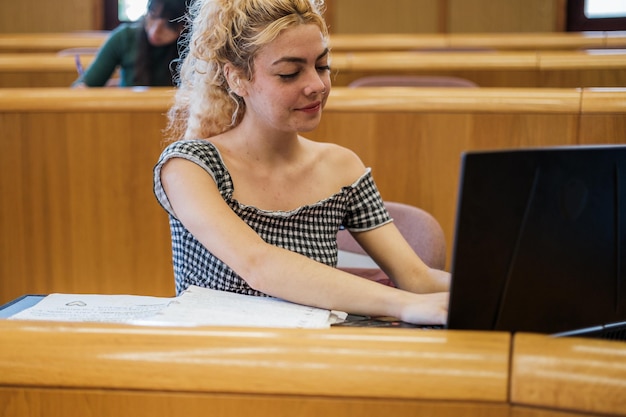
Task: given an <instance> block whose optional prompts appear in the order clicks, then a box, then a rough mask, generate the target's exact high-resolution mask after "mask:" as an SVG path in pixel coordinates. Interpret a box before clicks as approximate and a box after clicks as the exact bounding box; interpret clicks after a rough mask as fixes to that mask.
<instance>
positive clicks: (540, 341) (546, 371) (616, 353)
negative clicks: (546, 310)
mask: <svg viewBox="0 0 626 417" xmlns="http://www.w3.org/2000/svg"><path fill="white" fill-rule="evenodd" d="M512 363H513V367H512V371H511V403H512V404H513V405H514V406H516V407H517V408H519V409H520V410H518V411H519V412H520V414H519V415H523V416H544V415H548V414H546V412H545V411H544V412H543V413H542V412H541V410H553V411H552V413H551V414H552V415H555V414H557V415H571V414H569V413H574V412H576V413H589V414H591V415H612V416H625V415H626V343H624V342H609V341H604V340H595V339H582V338H551V337H545V336H541V335H534V334H518V335H516V336H515V339H514V343H513V360H512ZM522 410H525V413H523V414H522ZM559 412H562V413H564V414H558V413H559ZM515 415H518V414H515Z"/></svg>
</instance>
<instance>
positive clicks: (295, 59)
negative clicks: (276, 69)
mask: <svg viewBox="0 0 626 417" xmlns="http://www.w3.org/2000/svg"><path fill="white" fill-rule="evenodd" d="M329 52H330V49H328V48H326V49H324V52H322V53H321V54H319V55H318V56H317V58H315V60H316V61H319V60H320V59H321V58H323V57H324V56H326V55H328V53H329ZM282 62H295V63H299V64H305V63H306V59H304V58H302V57H296V56H284V57H282V58H280V59H277V60H276V61H274V62H272V65H277V64H280V63H282Z"/></svg>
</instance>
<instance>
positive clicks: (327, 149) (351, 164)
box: [312, 142, 365, 173]
mask: <svg viewBox="0 0 626 417" xmlns="http://www.w3.org/2000/svg"><path fill="white" fill-rule="evenodd" d="M312 143H313V145H312V146H314V147H316V148H317V150H318V152H319V154H318V158H319V160H321V161H324V162H325V163H328V164H329V165H332V166H340V167H343V169H344V170H345V171H353V172H359V173H362V172H363V169H364V168H365V165H364V164H363V161H361V158H360V157H359V155H357V154H356V152H354V151H353V150H351V149H349V148H346V147H344V146H341V145H338V144H336V143H330V142H312Z"/></svg>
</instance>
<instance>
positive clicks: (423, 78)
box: [348, 75, 478, 88]
mask: <svg viewBox="0 0 626 417" xmlns="http://www.w3.org/2000/svg"><path fill="white" fill-rule="evenodd" d="M348 87H470V88H475V87H478V84H476V83H475V82H473V81H470V80H466V79H465V78H460V77H450V76H444V75H371V76H367V77H361V78H357V79H356V80H354V81H352V82H351V83H350V84H348Z"/></svg>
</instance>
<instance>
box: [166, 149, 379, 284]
mask: <svg viewBox="0 0 626 417" xmlns="http://www.w3.org/2000/svg"><path fill="white" fill-rule="evenodd" d="M170 158H184V159H187V160H189V161H192V162H194V163H196V164H198V165H199V166H200V167H202V168H203V169H204V170H205V171H206V172H207V173H208V174H209V175H210V176H211V177H212V178H213V180H214V181H215V183H216V184H217V187H218V189H219V192H220V193H221V195H222V197H223V198H224V201H225V202H226V203H227V204H228V205H229V206H230V208H231V209H232V210H233V211H234V212H235V213H237V215H238V216H239V217H240V218H241V219H242V220H243V221H245V222H246V223H247V224H248V225H249V226H250V227H251V228H252V229H254V230H255V231H256V232H257V233H258V234H259V236H261V238H262V239H263V240H264V241H266V242H268V243H271V244H273V245H276V246H279V247H282V248H286V249H289V250H291V251H294V252H297V253H300V254H302V255H305V256H308V257H309V258H311V259H315V260H317V261H318V262H322V263H324V264H326V265H330V266H333V267H334V266H336V265H337V232H338V230H339V229H340V227H345V228H347V229H349V230H353V231H363V230H370V229H374V228H376V227H379V226H381V225H383V224H385V223H388V222H390V221H391V218H390V217H389V214H388V213H387V210H386V209H385V206H384V203H383V200H382V198H381V196H380V194H379V192H378V189H377V188H376V185H375V184H374V180H373V178H372V175H371V170H370V169H369V168H368V169H367V170H366V171H365V173H364V174H363V175H362V176H361V177H360V178H359V179H358V180H356V181H355V182H354V183H353V184H351V185H348V186H345V187H342V188H341V190H339V191H338V192H337V193H336V194H334V195H332V196H330V197H329V198H327V199H325V200H322V201H319V202H317V203H315V204H311V205H307V206H303V207H299V208H297V209H294V210H291V211H266V210H261V209H258V208H256V207H251V206H246V205H243V204H240V203H239V202H238V201H237V200H235V199H234V198H233V192H234V185H233V182H232V179H231V177H230V174H229V172H228V169H227V168H226V166H225V164H224V161H223V160H222V157H221V155H220V154H219V151H218V150H217V148H216V147H215V146H214V145H213V144H212V143H211V142H209V141H207V140H181V141H177V142H174V143H172V144H170V145H169V146H168V147H167V148H166V149H165V150H164V151H163V153H162V154H161V157H160V158H159V161H158V162H157V164H156V166H155V167H154V193H155V195H156V197H157V200H158V201H159V203H160V204H161V206H163V208H164V209H165V210H166V211H167V212H168V214H169V219H170V229H171V234H172V255H173V264H174V277H175V281H176V292H177V293H178V294H180V293H181V292H182V291H184V290H185V289H186V288H187V287H189V286H190V285H198V286H202V287H208V288H212V289H217V290H223V291H231V292H236V293H240V294H248V295H258V296H264V295H265V294H263V293H261V292H259V291H256V290H254V289H252V288H250V286H249V285H248V284H247V283H246V281H245V280H244V279H243V278H241V277H240V276H239V275H237V274H236V273H235V272H234V271H233V270H232V269H231V268H230V267H228V265H226V264H225V263H223V262H222V261H220V260H219V259H218V258H217V257H215V256H214V255H213V254H212V253H211V252H209V251H208V250H207V249H206V248H205V247H204V246H202V244H201V243H200V242H198V241H197V240H196V239H195V238H194V237H193V236H192V235H191V233H189V231H187V230H186V229H185V227H184V226H183V225H182V223H181V222H180V221H179V220H178V219H177V218H176V216H175V215H174V212H173V209H172V206H171V205H170V203H169V201H168V199H167V196H166V195H165V191H164V190H163V186H162V184H161V168H162V167H163V164H164V163H165V162H166V161H167V160H169V159H170Z"/></svg>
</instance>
